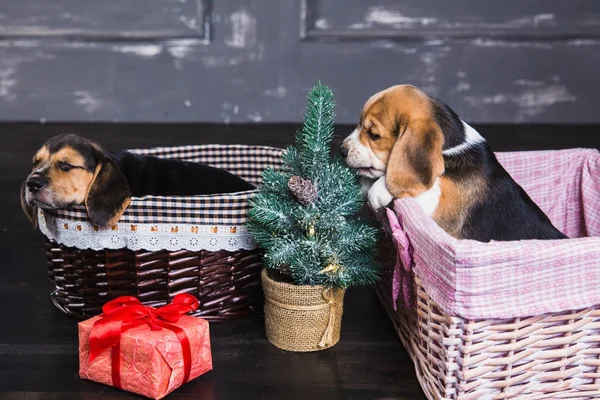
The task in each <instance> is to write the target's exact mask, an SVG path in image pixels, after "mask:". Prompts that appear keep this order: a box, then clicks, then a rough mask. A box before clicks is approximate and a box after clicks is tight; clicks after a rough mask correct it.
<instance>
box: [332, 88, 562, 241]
mask: <svg viewBox="0 0 600 400" xmlns="http://www.w3.org/2000/svg"><path fill="white" fill-rule="evenodd" d="M468 129H472V128H471V127H468V125H466V124H465V123H464V122H463V121H462V120H461V119H460V118H459V117H458V115H456V113H454V111H452V109H450V107H448V106H447V105H445V104H444V103H442V102H441V101H439V100H437V99H434V98H432V97H429V96H427V95H426V94H425V93H423V92H422V91H421V90H420V89H418V88H416V87H414V86H410V85H398V86H393V87H391V88H389V89H386V90H384V91H382V92H380V93H377V94H376V95H374V96H373V97H371V98H370V99H369V100H368V101H367V103H366V104H365V106H364V108H363V111H362V113H361V117H360V122H359V125H358V127H357V128H356V130H355V131H354V132H353V133H352V134H351V135H350V136H349V137H348V138H347V139H346V140H345V141H344V144H343V145H342V149H341V152H342V154H343V155H344V156H345V157H346V160H347V163H348V164H349V165H350V166H351V167H354V168H357V169H358V171H359V173H360V174H361V175H363V176H365V177H367V178H371V179H375V180H376V181H375V183H374V184H373V186H372V187H371V189H370V190H369V199H370V202H371V204H372V205H373V206H374V208H377V207H380V206H385V205H387V203H388V202H389V201H391V200H393V199H394V198H403V197H414V198H416V199H417V200H418V201H420V203H421V204H423V206H422V207H423V208H424V209H428V210H429V211H430V215H431V217H432V218H433V219H434V220H435V221H436V222H437V224H438V225H439V226H440V227H442V228H443V229H444V230H445V231H447V232H448V233H449V234H451V235H452V236H454V237H456V238H459V239H475V240H479V241H484V242H487V241H490V240H521V239H559V238H565V237H566V236H565V235H563V234H562V233H561V232H559V231H558V230H557V229H556V228H555V227H554V226H553V225H552V223H551V222H550V220H549V219H548V217H547V216H546V215H545V214H544V213H543V212H542V210H540V208H539V207H538V206H537V205H536V204H535V203H534V202H533V201H532V200H531V198H530V197H529V196H528V195H527V193H525V191H524V190H523V189H522V188H521V187H520V186H519V185H518V184H517V183H516V182H515V181H514V180H513V179H512V178H511V177H510V175H509V174H508V173H507V172H506V170H505V169H504V168H503V167H502V166H501V165H500V163H499V162H498V160H497V159H496V157H495V155H494V153H493V152H492V150H491V149H490V147H489V145H488V144H487V142H486V141H485V140H484V139H483V138H481V137H480V136H479V135H478V133H476V131H474V130H472V131H469V132H470V134H471V135H475V134H477V140H476V141H472V142H470V141H469V140H470V138H469V135H468V134H467V130H468ZM445 153H446V154H445Z"/></svg>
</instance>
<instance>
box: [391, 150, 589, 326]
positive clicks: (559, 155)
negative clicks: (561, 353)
mask: <svg viewBox="0 0 600 400" xmlns="http://www.w3.org/2000/svg"><path fill="white" fill-rule="evenodd" d="M497 156H498V160H499V161H500V162H501V163H502V164H503V166H504V167H505V168H506V170H507V171H508V172H509V173H510V174H511V176H512V177H513V178H514V179H515V180H516V181H517V182H518V183H519V184H520V185H521V186H522V187H523V188H524V189H525V191H527V193H528V194H529V195H530V197H531V198H532V200H533V201H535V202H536V203H537V204H538V205H539V206H540V208H541V209H542V210H543V211H544V212H545V213H546V214H547V215H548V217H549V218H550V220H551V221H552V222H553V224H554V225H555V226H556V227H557V228H558V229H559V230H561V231H562V232H564V233H565V234H566V235H567V236H569V237H570V238H571V239H568V240H523V241H513V242H497V241H492V242H490V243H482V242H477V241H474V240H456V239H454V238H453V237H451V236H449V235H448V234H447V233H446V232H445V231H443V230H442V229H441V228H440V227H439V226H438V225H437V224H435V222H434V221H433V220H432V219H431V218H430V217H428V216H426V215H425V214H424V213H423V211H422V210H421V208H420V207H419V206H418V204H417V203H416V202H415V200H414V199H401V200H396V201H395V204H394V208H395V211H396V214H397V215H398V219H399V220H400V221H402V224H403V230H404V231H405V233H406V235H407V236H408V238H409V240H410V242H411V245H412V248H413V250H414V251H413V260H414V269H413V271H414V273H415V274H417V275H418V276H419V277H420V278H421V280H422V282H423V286H424V287H425V289H426V291H427V293H428V294H429V296H431V298H432V299H433V300H434V301H435V302H436V303H437V304H439V305H440V307H441V308H442V310H443V311H444V312H446V313H447V314H449V315H457V316H460V317H463V318H472V319H480V318H516V317H526V316H532V315H541V314H546V313H552V312H561V311H567V310H576V309H583V308H586V307H591V306H594V305H598V304H600V237H599V236H600V153H598V151H596V150H585V149H575V150H561V151H535V152H516V153H499V154H497Z"/></svg>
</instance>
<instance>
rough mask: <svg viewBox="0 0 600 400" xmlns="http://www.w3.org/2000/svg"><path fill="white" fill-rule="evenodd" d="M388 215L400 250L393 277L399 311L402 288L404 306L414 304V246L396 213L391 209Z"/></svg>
mask: <svg viewBox="0 0 600 400" xmlns="http://www.w3.org/2000/svg"><path fill="white" fill-rule="evenodd" d="M386 213H387V217H388V221H389V223H390V228H392V236H393V238H394V242H396V248H397V250H398V256H397V257H396V266H395V267H394V274H393V276H392V299H393V303H394V310H397V309H398V306H397V303H398V297H399V295H400V288H402V295H403V298H404V304H405V305H406V306H409V305H410V304H411V302H412V287H411V286H412V275H411V270H412V261H413V257H412V246H411V244H410V241H409V240H408V236H406V233H405V232H404V230H403V229H402V225H401V224H400V221H399V220H398V217H397V216H396V213H395V212H394V211H392V210H390V209H389V208H388V209H386Z"/></svg>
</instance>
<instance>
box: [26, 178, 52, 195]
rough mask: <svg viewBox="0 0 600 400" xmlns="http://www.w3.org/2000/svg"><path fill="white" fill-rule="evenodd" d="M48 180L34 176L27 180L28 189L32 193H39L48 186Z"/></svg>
mask: <svg viewBox="0 0 600 400" xmlns="http://www.w3.org/2000/svg"><path fill="white" fill-rule="evenodd" d="M46 183H48V182H47V181H46V179H45V178H44V177H42V176H32V177H31V178H29V179H27V187H28V188H29V191H30V192H31V193H36V192H39V191H40V190H41V189H42V188H43V187H44V186H46Z"/></svg>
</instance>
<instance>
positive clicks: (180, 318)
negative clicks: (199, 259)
mask: <svg viewBox="0 0 600 400" xmlns="http://www.w3.org/2000/svg"><path fill="white" fill-rule="evenodd" d="M196 308H198V300H197V299H196V298H195V297H194V296H191V295H188V294H180V295H177V296H175V298H174V299H173V302H172V303H171V304H168V305H166V306H163V307H160V308H152V307H148V306H144V305H142V304H141V303H140V301H139V300H138V299H136V298H135V297H130V296H123V297H119V298H117V299H115V300H112V301H109V302H108V303H106V304H105V305H104V307H103V308H102V311H103V314H101V315H99V316H97V317H94V318H90V319H88V320H86V321H82V322H80V323H79V376H80V377H81V378H83V379H89V380H92V381H96V382H100V383H104V384H106V385H110V386H114V387H117V388H119V389H123V390H127V391H129V392H133V393H138V394H141V395H143V396H146V397H150V398H153V399H161V398H163V397H164V396H166V395H167V394H169V393H170V392H172V391H173V390H175V389H177V388H178V387H179V386H181V385H183V384H184V383H186V382H187V381H189V380H191V379H194V378H196V377H198V376H200V375H202V374H204V373H205V372H207V371H210V370H211V369H212V356H211V352H210V336H209V329H208V322H207V321H206V320H204V319H201V318H194V317H192V316H189V315H184V314H185V313H187V312H189V311H193V310H195V309H196Z"/></svg>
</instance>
